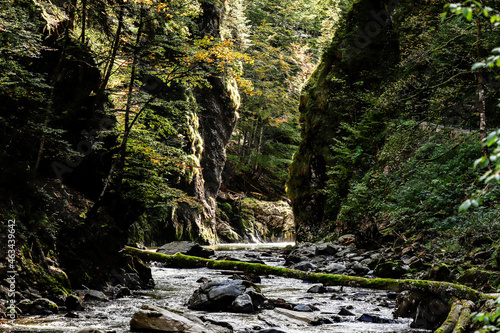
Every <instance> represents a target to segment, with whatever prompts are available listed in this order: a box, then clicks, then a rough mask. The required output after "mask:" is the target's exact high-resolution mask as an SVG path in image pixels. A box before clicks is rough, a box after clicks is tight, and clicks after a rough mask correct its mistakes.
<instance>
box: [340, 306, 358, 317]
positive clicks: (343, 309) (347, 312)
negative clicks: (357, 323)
mask: <svg viewBox="0 0 500 333" xmlns="http://www.w3.org/2000/svg"><path fill="white" fill-rule="evenodd" d="M339 315H341V316H355V314H354V313H353V312H351V311H349V310H347V309H346V308H341V309H340V311H339Z"/></svg>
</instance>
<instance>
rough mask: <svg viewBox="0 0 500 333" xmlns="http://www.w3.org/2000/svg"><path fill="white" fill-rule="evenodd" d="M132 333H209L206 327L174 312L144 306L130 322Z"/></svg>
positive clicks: (152, 306)
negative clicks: (144, 332) (145, 332)
mask: <svg viewBox="0 0 500 333" xmlns="http://www.w3.org/2000/svg"><path fill="white" fill-rule="evenodd" d="M130 330H131V331H133V332H143V331H148V332H190V333H211V332H213V331H212V330H208V329H207V328H206V327H204V326H202V325H200V324H198V323H196V322H194V321H192V320H190V319H188V318H186V317H184V316H181V315H178V314H176V313H174V312H170V311H168V310H166V309H163V308H160V307H158V306H154V305H148V304H144V305H143V306H142V307H141V308H140V310H139V311H137V312H136V313H134V315H133V316H132V319H131V320H130Z"/></svg>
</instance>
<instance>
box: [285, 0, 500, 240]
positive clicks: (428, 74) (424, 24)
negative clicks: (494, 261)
mask: <svg viewBox="0 0 500 333" xmlns="http://www.w3.org/2000/svg"><path fill="white" fill-rule="evenodd" d="M444 4H445V1H441V0H436V1H424V0H417V1H411V2H403V1H401V2H398V1H390V0H384V1H370V0H356V1H353V3H352V6H351V8H350V9H349V10H347V11H346V12H345V13H344V14H343V15H342V17H341V18H340V19H339V22H338V26H337V28H336V30H335V34H334V37H333V40H332V43H331V46H330V48H329V49H328V50H327V51H326V53H325V54H324V56H323V58H322V61H321V63H320V64H319V66H318V68H317V70H316V71H315V73H314V74H313V75H312V76H311V78H310V80H309V82H308V84H307V85H306V87H305V88H304V90H303V94H302V96H301V101H300V113H301V130H302V142H301V144H300V146H299V149H298V151H297V152H296V154H295V157H294V161H293V164H292V166H291V168H290V180H289V182H288V184H287V193H288V195H289V197H290V199H291V200H292V204H293V211H294V215H295V223H296V230H297V240H298V241H307V240H315V239H322V238H325V237H332V238H333V237H335V236H338V235H341V234H345V233H352V234H355V235H356V240H357V241H358V243H362V244H363V246H367V245H366V243H367V241H368V242H369V241H370V240H377V241H378V240H382V237H378V236H380V233H379V231H380V230H383V231H384V232H383V233H382V236H384V234H387V233H390V232H391V230H389V229H388V228H385V227H387V226H389V225H391V226H393V227H394V228H392V231H394V230H395V231H398V232H404V233H407V234H410V233H414V232H415V231H416V232H418V231H420V230H423V229H429V228H436V229H451V228H453V227H454V226H459V225H466V224H469V225H472V223H473V222H474V221H473V218H474V217H473V214H472V213H470V215H469V217H464V216H465V215H464V214H462V215H458V214H457V208H458V206H459V205H460V203H461V201H463V200H464V199H465V198H466V197H468V196H470V194H471V193H473V192H474V190H475V188H474V186H476V185H472V186H470V184H472V183H473V179H474V177H475V176H476V175H475V174H474V172H473V171H471V165H472V163H473V161H474V160H475V159H476V158H478V157H480V155H481V152H480V151H479V150H478V149H479V148H480V145H479V144H478V142H479V140H480V139H479V136H476V137H474V135H471V134H472V133H471V132H470V129H471V128H473V129H474V128H477V127H478V125H476V124H478V123H479V117H478V116H477V112H476V110H477V103H476V102H477V98H478V97H477V96H478V95H477V78H476V77H474V75H471V70H470V69H471V66H472V64H473V63H474V59H473V57H471V54H475V52H476V50H475V49H474V47H473V45H475V41H476V39H477V36H476V35H475V32H473V31H472V29H471V30H468V24H469V23H466V22H465V20H459V19H457V18H455V17H454V18H448V19H447V20H444V21H442V20H441V19H440V14H442V12H443V5H444ZM484 24H485V26H488V24H489V23H487V22H485V23H484ZM488 29H489V28H488ZM488 29H484V31H483V32H484V34H483V41H484V47H485V50H488V49H491V48H493V47H495V46H496V45H498V44H499V43H500V41H499V38H498V34H496V35H495V34H494V33H490V32H488ZM490 46H491V48H490ZM487 89H488V88H487ZM489 89H490V91H491V92H492V96H491V97H489V98H488V99H487V104H488V105H489V106H488V107H487V108H491V110H495V109H496V106H495V105H494V103H496V98H495V97H496V96H495V94H496V91H497V89H494V88H493V87H491V86H490V88H489ZM490 114H491V118H489V125H488V126H491V128H495V127H496V126H498V117H497V116H498V112H494V111H492V112H490ZM437 125H439V126H437ZM473 143H474V144H473ZM467 187H469V188H467ZM494 200H497V198H496V196H495V198H494ZM490 202H491V201H490ZM496 203H497V202H495V204H496ZM493 206H494V204H491V205H490V206H489V207H488V208H485V214H484V215H485V217H486V218H481V220H486V219H489V221H493V218H492V217H490V216H493V215H494V213H493V211H494V210H495V208H494V207H493ZM478 216H479V214H478ZM467 219H468V220H467ZM466 222H467V223H466ZM490 224H491V223H490Z"/></svg>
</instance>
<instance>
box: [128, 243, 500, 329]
mask: <svg viewBox="0 0 500 333" xmlns="http://www.w3.org/2000/svg"><path fill="white" fill-rule="evenodd" d="M122 252H125V253H128V254H130V255H133V256H137V257H139V258H141V259H143V260H149V261H157V262H162V263H165V264H167V265H168V266H170V267H174V268H201V267H207V268H211V269H220V270H230V271H234V270H238V271H241V272H244V273H246V274H255V275H276V276H281V277H286V278H295V279H301V280H305V281H310V282H312V283H322V284H324V285H325V286H348V287H358V288H369V289H377V290H388V291H395V292H401V291H405V290H408V291H418V292H421V293H424V294H434V295H436V296H437V297H439V298H440V299H441V300H443V301H444V302H447V303H448V304H450V305H452V307H451V310H450V312H449V314H448V317H447V319H446V320H445V322H444V323H443V324H442V325H441V327H439V328H438V329H437V330H436V331H435V332H442V333H444V332H450V333H451V332H452V331H453V332H462V331H463V328H464V327H465V325H466V324H467V322H468V318H469V314H470V307H471V304H473V303H476V302H478V301H480V300H485V299H489V298H494V297H491V296H489V295H486V294H484V293H482V292H480V291H478V290H475V289H472V288H469V287H467V286H464V285H460V284H455V283H450V282H443V281H427V280H413V279H388V278H373V279H370V278H363V277H357V276H347V275H335V274H325V273H309V272H304V271H299V270H295V269H289V268H284V267H274V266H268V265H264V264H257V263H247V262H240V261H227V260H213V259H205V258H200V257H192V256H187V255H183V254H181V253H176V254H175V255H166V254H161V253H157V252H151V251H146V250H140V249H137V248H134V247H130V246H126V247H125V248H124V249H123V250H122Z"/></svg>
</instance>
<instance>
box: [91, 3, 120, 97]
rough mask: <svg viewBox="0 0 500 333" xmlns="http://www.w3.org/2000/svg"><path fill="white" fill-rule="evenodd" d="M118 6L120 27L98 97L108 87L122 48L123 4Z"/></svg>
mask: <svg viewBox="0 0 500 333" xmlns="http://www.w3.org/2000/svg"><path fill="white" fill-rule="evenodd" d="M118 6H120V10H119V12H118V27H117V28H116V34H115V39H114V41H113V47H112V48H111V55H110V58H109V61H108V63H107V64H106V67H105V69H104V76H103V79H102V81H101V84H100V86H99V93H98V94H97V95H98V96H102V95H103V93H104V90H105V89H106V87H107V86H108V81H109V78H110V77H111V73H112V72H113V65H114V64H115V59H116V54H117V52H118V48H119V47H120V36H121V31H122V26H123V4H122V3H121V2H118Z"/></svg>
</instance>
